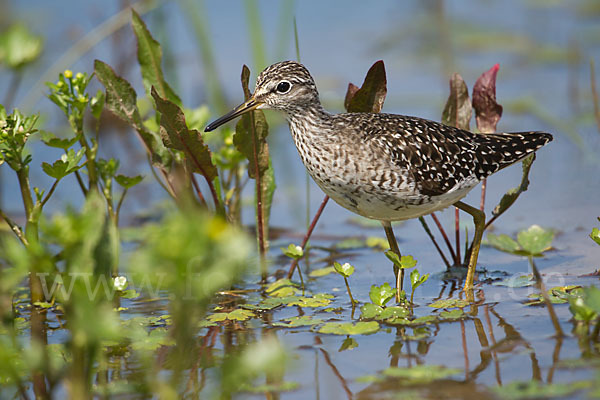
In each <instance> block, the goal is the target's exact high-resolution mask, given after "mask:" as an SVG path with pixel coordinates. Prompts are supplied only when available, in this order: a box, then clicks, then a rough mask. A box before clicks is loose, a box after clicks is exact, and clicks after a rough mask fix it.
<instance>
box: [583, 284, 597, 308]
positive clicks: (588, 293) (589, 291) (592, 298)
mask: <svg viewBox="0 0 600 400" xmlns="http://www.w3.org/2000/svg"><path fill="white" fill-rule="evenodd" d="M583 299H584V301H585V304H587V305H588V306H589V307H590V308H591V309H592V310H594V311H595V312H596V313H597V314H600V289H598V288H597V287H595V286H589V287H586V288H583Z"/></svg>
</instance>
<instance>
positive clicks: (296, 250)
mask: <svg viewBox="0 0 600 400" xmlns="http://www.w3.org/2000/svg"><path fill="white" fill-rule="evenodd" d="M280 249H281V252H282V253H283V254H284V255H286V256H287V257H289V258H292V259H294V260H298V259H300V258H302V257H303V256H304V250H302V247H300V246H298V245H295V244H293V243H290V244H289V245H288V247H287V248H285V247H280Z"/></svg>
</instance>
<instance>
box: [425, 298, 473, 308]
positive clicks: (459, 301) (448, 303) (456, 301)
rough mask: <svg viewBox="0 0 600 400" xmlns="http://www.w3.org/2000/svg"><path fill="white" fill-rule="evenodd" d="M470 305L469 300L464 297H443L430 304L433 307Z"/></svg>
mask: <svg viewBox="0 0 600 400" xmlns="http://www.w3.org/2000/svg"><path fill="white" fill-rule="evenodd" d="M468 305H469V302H468V301H467V300H462V299H443V300H438V301H435V302H433V303H431V304H429V307H431V308H456V307H458V308H463V307H466V306H468Z"/></svg>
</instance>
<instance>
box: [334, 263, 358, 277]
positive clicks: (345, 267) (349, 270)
mask: <svg viewBox="0 0 600 400" xmlns="http://www.w3.org/2000/svg"><path fill="white" fill-rule="evenodd" d="M333 268H335V271H336V272H337V273H338V274H340V275H342V276H343V277H345V278H349V277H350V276H351V275H352V274H353V273H354V267H353V266H352V265H350V264H349V263H343V264H340V263H339V262H337V261H336V262H334V263H333Z"/></svg>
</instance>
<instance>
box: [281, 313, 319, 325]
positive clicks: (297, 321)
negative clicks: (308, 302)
mask: <svg viewBox="0 0 600 400" xmlns="http://www.w3.org/2000/svg"><path fill="white" fill-rule="evenodd" d="M282 321H289V322H286V323H284V322H275V323H273V326H281V327H285V328H297V327H300V326H312V325H317V324H320V323H321V322H323V320H321V319H318V318H313V317H311V316H310V315H302V316H299V317H290V318H284V319H282Z"/></svg>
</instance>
